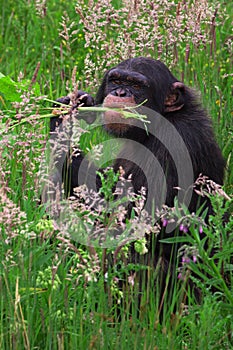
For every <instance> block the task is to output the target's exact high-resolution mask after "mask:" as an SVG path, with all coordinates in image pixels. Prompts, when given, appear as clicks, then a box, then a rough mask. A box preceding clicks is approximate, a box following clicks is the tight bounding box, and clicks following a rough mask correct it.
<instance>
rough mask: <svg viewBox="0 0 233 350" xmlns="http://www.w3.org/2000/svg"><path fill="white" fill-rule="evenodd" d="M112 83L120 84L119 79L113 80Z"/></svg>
mask: <svg viewBox="0 0 233 350" xmlns="http://www.w3.org/2000/svg"><path fill="white" fill-rule="evenodd" d="M113 84H116V85H120V84H121V82H120V80H113Z"/></svg>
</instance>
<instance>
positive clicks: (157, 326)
mask: <svg viewBox="0 0 233 350" xmlns="http://www.w3.org/2000/svg"><path fill="white" fill-rule="evenodd" d="M0 11H1V12H0V15H1V26H0V30H1V35H0V47H1V56H0V259H1V263H0V290H1V293H0V349H3V350H9V349H30V350H31V349H174V350H177V349H184V350H186V349H187V350H191V349H211V350H212V349H216V350H217V349H218V350H219V349H232V347H233V333H232V329H233V316H232V315H233V280H232V269H233V265H232V257H233V219H232V215H231V213H232V199H231V198H232V194H233V187H232V183H233V166H232V158H233V154H232V141H233V125H232V102H231V101H232V100H231V98H232V83H231V82H232V33H231V19H232V14H233V13H232V6H231V3H230V2H223V1H222V0H218V1H207V0H197V1H195V0H187V1H178V0H174V1H171V0H163V1H161V0H155V1H149V0H143V1H137V0H135V1H133V2H132V1H129V0H122V1H115V0H112V1H107V0H99V1H96V0H92V1H87V0H80V1H79V2H77V3H76V1H72V0H71V1H69V2H67V1H63V0H60V1H55V0H51V1H45V0H36V1H26V0H19V1H13V0H8V1H7V2H5V3H4V5H3V1H2V6H1V10H0ZM139 55H140V56H151V57H153V58H155V59H161V60H162V61H163V62H164V63H166V64H167V65H168V66H169V68H170V69H171V70H172V72H173V73H174V75H175V76H176V77H178V78H179V79H180V80H181V81H183V82H184V83H185V84H186V85H188V86H191V87H193V88H195V89H197V90H198V91H200V94H201V96H202V101H203V104H204V105H205V107H206V108H207V109H208V111H209V114H210V115H211V118H212V120H213V126H214V130H215V134H216V138H217V141H218V143H219V145H220V148H221V150H222V153H223V155H224V158H225V159H226V162H227V169H226V175H225V185H224V188H223V190H224V192H223V191H222V189H220V188H219V187H217V186H215V185H214V184H210V183H208V181H207V182H205V183H204V187H203V191H205V193H206V195H208V196H210V197H211V201H212V205H213V208H214V212H215V215H214V216H212V217H211V218H210V222H209V225H208V226H207V225H205V224H204V221H203V218H202V217H199V216H198V213H197V214H196V215H192V213H188V211H187V210H186V209H185V208H182V210H180V208H178V206H175V207H174V208H172V209H169V208H164V210H166V215H168V214H169V219H172V218H173V217H176V219H177V220H178V222H179V229H178V231H179V232H180V233H181V232H182V233H183V235H182V237H177V238H174V239H169V240H167V244H173V243H175V242H179V243H182V248H181V249H180V251H179V256H180V259H181V264H179V265H177V268H176V273H175V275H174V280H173V282H172V284H173V288H174V292H173V293H172V295H171V293H166V291H165V292H164V294H163V295H162V296H161V295H160V294H161V291H160V289H159V283H157V284H154V280H157V279H159V271H157V270H156V269H153V268H150V267H148V266H143V265H141V266H140V265H138V264H127V263H125V261H126V260H127V254H128V249H129V246H130V242H129V241H127V240H126V242H125V244H124V245H122V246H121V247H120V249H119V247H111V246H107V247H104V248H101V247H98V246H97V245H94V246H92V247H90V246H86V245H85V244H80V243H78V242H77V239H74V237H72V234H71V235H70V234H69V230H67V229H66V227H65V225H60V226H59V225H58V224H57V223H56V222H54V221H53V220H51V219H50V218H49V217H48V215H47V213H46V211H45V207H44V206H43V205H42V204H41V202H40V198H41V197H40V196H41V179H42V178H43V174H44V173H43V165H44V163H45V159H46V150H47V147H46V145H47V141H48V137H49V136H48V135H49V118H50V116H51V113H52V103H51V102H49V100H50V101H54V100H56V98H58V97H60V96H65V95H67V94H68V93H70V92H72V91H73V90H75V89H77V88H78V89H84V90H85V91H87V92H88V93H91V94H95V92H96V89H97V87H98V85H99V83H100V80H101V78H102V77H103V74H104V71H105V70H107V69H108V68H109V67H112V66H114V65H115V64H117V63H118V62H119V61H121V60H122V59H126V58H128V57H133V56H139ZM81 126H82V128H83V129H85V130H86V133H84V135H79V136H80V147H81V148H82V149H83V150H84V151H85V150H88V149H89V148H90V147H94V146H95V145H96V144H98V143H99V142H101V140H103V139H105V138H106V135H105V134H104V133H102V132H100V131H99V129H96V128H94V129H93V130H92V129H91V128H90V127H89V128H88V127H87V126H86V125H85V124H81ZM97 151H98V150H97ZM93 152H94V151H93ZM105 152H112V150H105ZM213 157H214V154H213ZM108 179H109V182H110V184H114V181H116V179H115V178H114V174H113V173H111V171H109V173H108ZM103 181H104V180H103ZM110 188H112V186H111V185H109V183H104V184H103V189H102V194H103V196H104V198H105V199H106V201H108V200H109V196H111V190H109V189H110ZM223 193H224V196H222V194H223ZM81 194H82V199H88V198H89V200H90V199H91V200H93V201H94V200H95V199H96V198H95V197H93V196H94V195H93V194H90V193H89V192H88V191H87V190H85V189H83V192H81ZM134 199H135V198H134ZM87 203H88V201H87ZM138 203H139V204H138V205H139V207H140V201H139V202H138ZM100 204H101V205H102V202H101V203H100ZM81 209H82V210H81ZM81 209H80V207H79V206H77V207H75V206H74V215H75V214H77V215H81V217H82V215H83V217H82V218H83V220H84V221H85V220H86V216H85V215H86V213H87V211H88V210H89V209H90V207H88V205H87V206H83V207H82V208H81ZM108 210H109V208H107V207H104V206H103V215H102V216H101V217H100V219H99V220H100V221H101V224H103V225H108V224H109V222H108V218H109V211H108ZM120 210H122V208H121V207H120ZM138 210H139V209H138ZM83 213H84V214H83ZM226 213H227V215H226ZM94 214H95V213H93V211H91V214H90V215H89V216H88V220H92V221H91V222H90V221H85V224H87V225H86V226H85V227H87V228H88V227H90V226H88V225H91V226H93V223H94V221H95V220H96V219H97V217H98V218H99V216H100V215H99V213H97V214H98V215H97V216H95V215H94ZM159 215H160V218H161V219H162V222H163V219H164V212H160V213H159ZM225 216H228V217H229V218H228V220H227V222H226V223H225V224H223V220H222V217H225ZM166 219H167V216H166ZM186 226H188V227H189V234H188V235H186V234H185V230H184V227H186ZM158 229H159V228H158V227H157V225H155V226H154V227H152V225H151V224H150V223H149V222H148V218H147V217H146V215H145V216H144V217H143V220H142V222H136V223H135V231H137V230H141V232H145V233H146V234H148V232H149V231H150V232H151V231H153V230H154V231H155V232H156V230H158ZM200 232H201V233H204V235H203V238H202V239H200V235H199V234H200ZM87 233H88V231H87ZM135 244H136V245H135V247H136V249H137V250H138V252H139V254H141V255H142V256H143V255H145V254H146V252H147V245H146V241H144V240H143V239H141V240H138V241H136V243H135ZM207 246H208V249H205V248H206V247H207ZM109 256H112V260H113V262H114V264H113V265H114V268H110V267H109V266H108V265H107V264H106V260H108V259H110V258H108V259H106V257H109ZM142 272H144V274H142V276H144V277H145V278H146V282H145V281H144V282H145V283H143V281H141V282H140V283H141V284H142V285H143V288H142V290H139V281H138V275H139V276H141V273H142ZM122 281H124V283H122ZM189 281H191V283H192V285H194V286H195V288H197V289H198V291H199V292H200V295H201V298H200V299H198V300H197V298H196V295H195V293H193V289H190V288H189V287H188V282H189ZM122 284H123V288H120V287H119V286H120V285H122ZM141 284H140V285H141ZM168 285H169V281H167V286H168ZM195 288H194V289H195ZM139 293H140V294H141V303H140V305H139V304H138V294H139ZM161 297H162V300H163V307H161Z"/></svg>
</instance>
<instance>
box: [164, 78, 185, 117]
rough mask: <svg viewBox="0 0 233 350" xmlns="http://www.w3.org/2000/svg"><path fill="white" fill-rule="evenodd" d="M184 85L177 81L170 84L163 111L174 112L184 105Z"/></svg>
mask: <svg viewBox="0 0 233 350" xmlns="http://www.w3.org/2000/svg"><path fill="white" fill-rule="evenodd" d="M184 92H185V85H184V84H183V83H181V82H179V81H176V82H175V83H173V84H172V86H171V89H170V91H169V93H168V95H167V97H166V99H165V103H164V106H165V112H174V111H178V110H180V109H181V108H182V107H183V106H184Z"/></svg>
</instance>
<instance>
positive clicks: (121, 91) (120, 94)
mask: <svg viewBox="0 0 233 350" xmlns="http://www.w3.org/2000/svg"><path fill="white" fill-rule="evenodd" d="M112 95H114V96H118V97H127V96H129V92H128V91H127V90H126V89H123V88H119V89H116V90H114V91H113V92H112Z"/></svg>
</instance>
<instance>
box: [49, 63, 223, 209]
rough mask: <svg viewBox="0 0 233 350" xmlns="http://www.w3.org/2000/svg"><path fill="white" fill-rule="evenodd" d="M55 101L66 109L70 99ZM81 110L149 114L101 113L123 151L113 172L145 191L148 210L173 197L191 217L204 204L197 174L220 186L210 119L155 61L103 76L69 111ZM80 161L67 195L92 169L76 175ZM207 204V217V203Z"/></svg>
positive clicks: (125, 65)
mask: <svg viewBox="0 0 233 350" xmlns="http://www.w3.org/2000/svg"><path fill="white" fill-rule="evenodd" d="M58 101H59V102H61V103H64V104H69V103H70V98H69V97H68V96H66V97H63V98H60V99H58ZM79 105H82V106H94V105H103V106H104V107H110V108H111V107H112V108H114V107H118V108H119V107H127V106H128V107H132V106H135V107H136V106H138V105H141V107H138V110H139V113H140V112H142V114H146V115H147V119H148V121H149V123H148V124H144V123H143V121H141V120H139V119H134V118H124V117H123V116H122V114H121V113H120V112H118V111H116V110H114V109H113V110H110V111H109V110H108V111H106V112H105V113H103V127H104V128H105V130H106V131H107V132H108V133H111V134H113V135H115V136H116V137H118V138H121V139H124V142H125V143H124V145H125V146H124V147H123V149H122V150H121V151H120V153H119V155H118V157H117V159H116V160H115V162H114V169H115V171H117V170H118V169H119V167H122V168H123V169H124V172H125V177H128V176H129V175H131V181H132V185H133V187H134V190H135V192H138V191H140V189H141V188H142V187H145V188H146V190H147V203H146V209H147V210H149V211H151V210H152V208H154V207H160V206H161V205H162V204H164V203H165V204H167V205H168V206H170V207H172V206H173V205H174V197H175V196H178V197H179V200H180V201H181V202H185V204H186V205H187V206H188V207H189V210H190V211H191V212H195V211H196V209H197V207H198V206H200V205H201V203H202V202H203V200H202V201H200V198H198V196H197V195H196V193H194V192H193V191H192V184H193V182H194V181H195V180H196V179H197V177H198V176H199V174H203V175H205V176H208V177H209V178H210V179H212V180H213V181H214V182H216V183H218V184H221V185H222V184H223V177H224V168H225V161H224V159H223V157H222V154H221V151H220V149H219V147H218V145H217V143H216V141H215V138H214V134H213V129H212V125H211V120H210V118H209V117H208V115H207V113H206V111H205V110H204V109H203V107H202V106H201V104H200V102H199V100H198V98H197V96H196V94H195V93H194V91H193V90H191V89H190V88H188V87H187V86H185V85H184V84H183V83H182V82H180V81H178V79H176V78H175V77H174V76H173V75H172V73H171V72H170V71H169V69H168V68H167V67H166V66H165V64H163V63H162V62H160V61H159V60H154V59H152V58H144V57H136V58H131V59H127V60H125V61H123V62H121V63H120V64H119V65H118V66H116V67H114V68H112V69H110V70H109V71H107V72H106V73H105V75H104V78H103V81H102V83H101V85H100V87H99V90H98V92H97V95H96V98H95V100H94V99H93V98H92V97H91V96H90V95H88V94H86V93H84V92H83V91H78V93H77V95H76V104H75V105H73V107H72V108H76V107H78V106H79ZM87 119H88V117H87ZM87 121H88V120H87ZM61 122H62V118H61V117H58V116H55V117H53V118H51V124H50V129H51V131H54V130H55V127H56V125H59V124H60V123H61ZM82 160H83V157H82V156H81V155H80V156H79V157H73V159H72V165H71V169H70V171H71V176H70V184H69V188H68V192H69V193H70V194H72V193H73V189H74V188H75V187H78V186H79V185H80V184H81V183H82V182H84V180H83V178H84V177H85V178H87V176H80V174H81V173H82V174H83V172H84V173H85V172H86V171H87V172H88V169H90V166H89V164H87V165H86V167H85V166H83V167H82V171H80V164H81V162H82ZM89 179H91V180H89V184H90V181H91V182H93V181H95V180H93V177H92V176H91V177H90V178H89ZM99 186H100V184H99V182H98V179H97V188H98V187H99ZM178 188H179V189H178ZM205 200H206V199H205ZM206 205H207V206H208V207H209V212H211V207H210V204H209V203H208V200H207V204H206Z"/></svg>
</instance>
